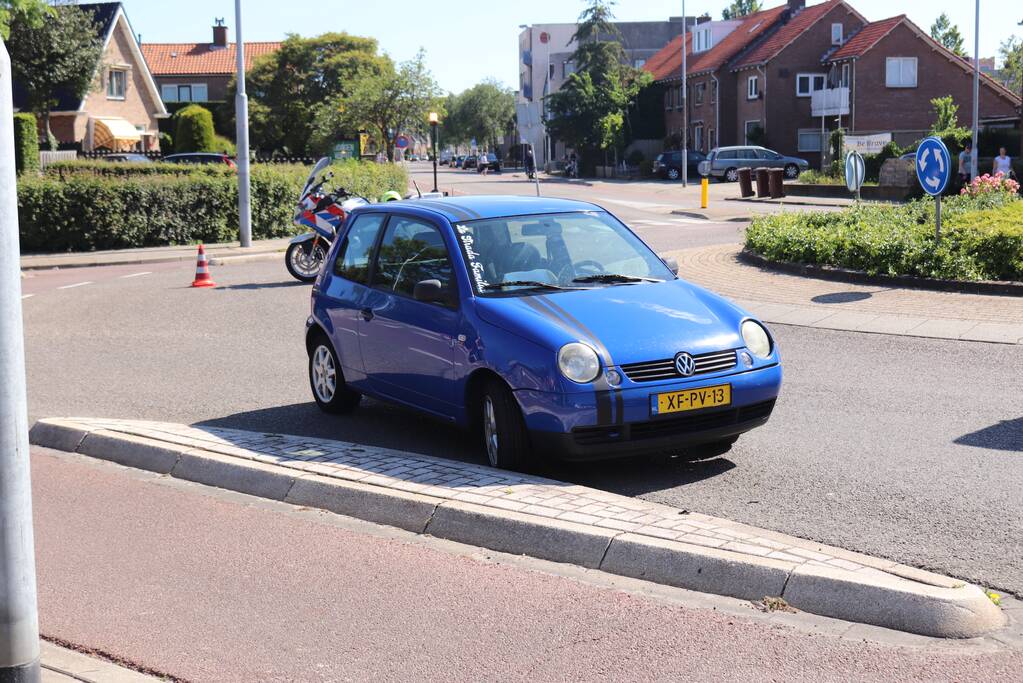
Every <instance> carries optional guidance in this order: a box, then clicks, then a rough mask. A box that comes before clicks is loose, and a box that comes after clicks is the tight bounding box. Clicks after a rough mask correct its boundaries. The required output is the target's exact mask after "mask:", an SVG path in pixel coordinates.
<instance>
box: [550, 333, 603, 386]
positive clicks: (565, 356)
mask: <svg viewBox="0 0 1023 683" xmlns="http://www.w3.org/2000/svg"><path fill="white" fill-rule="evenodd" d="M558 369H560V370H561V374H562V375H564V376H565V378H566V379H570V380H572V381H573V382H577V383H579V384H585V383H587V382H592V381H593V380H595V379H597V375H599V374H600V359H599V358H597V352H596V351H594V350H593V349H592V348H590V347H589V346H587V345H586V344H580V343H579V342H572V343H570V344H565V345H564V346H562V347H561V350H560V351H558Z"/></svg>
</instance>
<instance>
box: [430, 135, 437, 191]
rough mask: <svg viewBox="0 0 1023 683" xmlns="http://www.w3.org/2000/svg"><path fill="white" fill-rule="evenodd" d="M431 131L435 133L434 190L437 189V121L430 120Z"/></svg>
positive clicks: (433, 136)
mask: <svg viewBox="0 0 1023 683" xmlns="http://www.w3.org/2000/svg"><path fill="white" fill-rule="evenodd" d="M430 132H431V133H433V135H432V136H431V137H432V138H433V191H434V192H436V191H437V122H436V121H431V122H430Z"/></svg>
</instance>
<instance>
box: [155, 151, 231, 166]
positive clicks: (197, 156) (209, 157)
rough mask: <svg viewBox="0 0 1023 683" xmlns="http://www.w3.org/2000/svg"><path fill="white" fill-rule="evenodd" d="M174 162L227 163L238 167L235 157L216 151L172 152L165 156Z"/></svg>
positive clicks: (167, 159) (166, 159) (165, 159)
mask: <svg viewBox="0 0 1023 683" xmlns="http://www.w3.org/2000/svg"><path fill="white" fill-rule="evenodd" d="M163 160H164V161H168V162H170V163H172V164H227V165H228V166H230V167H231V168H237V166H235V163H234V159H232V158H231V157H229V156H227V155H226V154H218V153H216V152H187V153H184V154H171V155H169V156H165V157H164V158H163Z"/></svg>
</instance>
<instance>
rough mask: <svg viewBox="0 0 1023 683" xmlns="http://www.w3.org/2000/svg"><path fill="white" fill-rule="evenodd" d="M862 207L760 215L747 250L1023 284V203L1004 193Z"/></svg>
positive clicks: (881, 270)
mask: <svg viewBox="0 0 1023 683" xmlns="http://www.w3.org/2000/svg"><path fill="white" fill-rule="evenodd" d="M942 224H943V230H942V239H941V241H940V242H937V243H936V242H935V239H934V202H933V200H931V199H929V198H928V199H922V200H919V201H914V202H910V203H909V204H905V205H898V206H894V205H870V204H861V205H858V206H855V207H851V208H850V209H848V210H846V211H835V212H807V213H783V214H774V215H769V216H758V217H757V218H754V219H753V222H752V223H751V224H750V227H749V229H748V230H747V231H746V247H747V248H748V249H750V250H751V251H753V252H755V253H757V254H760V255H762V256H764V257H766V258H769V259H772V260H775V261H789V262H795V263H813V264H819V265H828V266H837V267H842V268H851V269H853V270H860V271H865V272H867V273H870V274H881V275H911V276H915V277H929V278H944V279H955V280H1012V281H1023V201H1019V200H1018V199H1017V198H1015V197H1013V196H1012V195H1009V194H1005V193H999V194H990V195H983V196H980V197H963V196H955V197H948V198H945V199H944V200H943V202H942Z"/></svg>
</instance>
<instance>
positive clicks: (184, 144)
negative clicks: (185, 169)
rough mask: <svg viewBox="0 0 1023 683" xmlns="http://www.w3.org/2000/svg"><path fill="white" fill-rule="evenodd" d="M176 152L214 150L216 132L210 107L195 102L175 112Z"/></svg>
mask: <svg viewBox="0 0 1023 683" xmlns="http://www.w3.org/2000/svg"><path fill="white" fill-rule="evenodd" d="M174 120H175V121H176V125H175V127H174V151H175V152H212V151H214V143H215V141H216V140H215V138H216V132H215V131H214V130H213V114H212V113H210V110H209V109H205V108H203V107H200V106H199V105H198V104H193V105H189V106H187V107H185V108H184V109H182V110H180V111H178V112H177V113H176V114H174Z"/></svg>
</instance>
